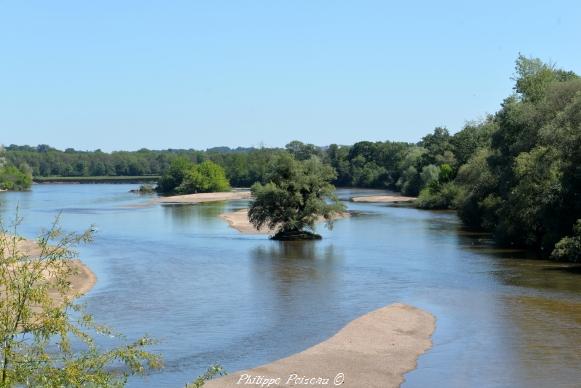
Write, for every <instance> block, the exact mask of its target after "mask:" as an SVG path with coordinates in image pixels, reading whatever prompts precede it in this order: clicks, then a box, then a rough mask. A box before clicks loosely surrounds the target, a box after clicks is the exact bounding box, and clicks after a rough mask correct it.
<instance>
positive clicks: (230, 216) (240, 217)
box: [219, 209, 350, 234]
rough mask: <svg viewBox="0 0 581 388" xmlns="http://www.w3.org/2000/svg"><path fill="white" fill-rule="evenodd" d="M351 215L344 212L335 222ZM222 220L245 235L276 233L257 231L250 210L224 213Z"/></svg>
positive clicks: (264, 230)
mask: <svg viewBox="0 0 581 388" xmlns="http://www.w3.org/2000/svg"><path fill="white" fill-rule="evenodd" d="M349 216H350V215H349V213H348V212H342V213H340V214H338V215H337V216H336V217H335V218H334V220H339V219H341V218H345V217H349ZM219 217H220V218H222V219H223V220H225V221H226V222H228V225H229V226H230V227H231V228H233V229H236V230H237V231H239V232H240V233H245V234H274V233H275V231H274V230H272V229H269V228H267V227H262V228H260V229H256V228H255V227H254V225H252V224H251V223H250V220H249V219H248V209H240V210H238V211H235V212H230V213H222V214H220V215H219ZM324 221H325V220H324V219H323V218H321V219H319V221H318V222H324Z"/></svg>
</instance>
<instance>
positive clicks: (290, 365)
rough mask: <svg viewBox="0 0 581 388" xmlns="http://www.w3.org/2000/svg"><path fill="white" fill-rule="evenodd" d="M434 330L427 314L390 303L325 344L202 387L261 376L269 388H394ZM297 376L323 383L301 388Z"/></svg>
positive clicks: (234, 384) (425, 347) (233, 384)
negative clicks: (323, 381)
mask: <svg viewBox="0 0 581 388" xmlns="http://www.w3.org/2000/svg"><path fill="white" fill-rule="evenodd" d="M434 329H435V318H434V317H433V316H432V315H431V314H429V313H428V312H425V311H423V310H420V309H417V308H415V307H411V306H407V305H404V304H400V303H396V304H392V305H389V306H387V307H383V308H380V309H378V310H375V311H372V312H370V313H369V314H366V315H364V316H362V317H360V318H358V319H356V320H354V321H352V322H351V323H349V324H348V325H347V326H345V327H344V328H343V329H341V330H340V331H339V332H338V333H337V334H335V335H334V336H333V337H331V338H330V339H328V340H326V341H324V342H321V343H320V344H317V345H315V346H313V347H311V348H308V349H307V350H305V351H303V352H300V353H297V354H294V355H292V356H290V357H287V358H283V359H281V360H278V361H275V362H273V363H271V364H267V365H263V366H260V367H257V368H254V369H250V370H246V371H240V372H235V373H232V374H230V375H227V376H225V377H221V378H218V379H216V380H212V381H209V382H208V383H206V385H204V386H205V387H208V388H220V387H237V386H242V385H245V384H244V382H245V381H250V379H251V378H258V376H262V377H263V378H270V379H280V380H277V382H278V384H276V383H273V384H271V385H270V387H291V386H336V385H340V386H341V387H345V388H361V387H368V388H372V387H377V388H379V387H381V388H386V387H398V386H400V384H401V383H402V382H403V380H404V377H403V375H404V374H405V373H406V372H409V371H410V370H412V369H414V368H415V367H416V360H417V358H418V357H419V356H420V355H421V354H422V353H423V352H425V351H426V350H428V349H429V348H430V347H431V344H432V341H431V335H432V333H433V331H434ZM295 376H297V378H295V379H293V378H294V377H295ZM301 377H306V378H308V379H311V378H322V379H329V381H328V383H327V384H324V383H319V384H316V383H314V384H309V383H308V382H307V383H306V385H305V382H304V380H303V381H302V384H301V383H300V382H299V378H301ZM289 379H290V381H289ZM335 379H337V380H335ZM341 382H342V384H340V383H341ZM237 383H238V384H237ZM246 384H249V383H248V382H247V383H246ZM254 386H257V385H256V384H254ZM258 386H260V384H258ZM264 386H266V385H264Z"/></svg>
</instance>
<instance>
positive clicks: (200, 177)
mask: <svg viewBox="0 0 581 388" xmlns="http://www.w3.org/2000/svg"><path fill="white" fill-rule="evenodd" d="M228 190H230V184H229V183H228V179H227V178H226V175H225V173H224V169H223V168H222V167H220V166H219V165H217V164H216V163H214V162H212V161H210V160H206V161H205V162H202V163H200V164H196V165H193V166H191V167H189V168H188V169H187V170H186V172H185V174H184V177H183V179H182V182H181V183H180V184H179V185H178V186H177V187H176V188H175V192H176V193H178V194H191V193H211V192H218V191H228Z"/></svg>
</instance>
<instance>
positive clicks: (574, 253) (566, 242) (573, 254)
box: [551, 219, 581, 263]
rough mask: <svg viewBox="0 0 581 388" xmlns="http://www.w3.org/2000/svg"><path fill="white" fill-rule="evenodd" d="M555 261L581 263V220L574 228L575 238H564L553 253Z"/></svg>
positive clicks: (552, 256)
mask: <svg viewBox="0 0 581 388" xmlns="http://www.w3.org/2000/svg"><path fill="white" fill-rule="evenodd" d="M551 258H552V259H555V260H563V261H572V262H575V263H579V262H581V219H578V220H577V223H576V224H575V226H574V227H573V236H567V237H563V238H562V239H561V240H560V241H559V242H558V243H557V244H556V245H555V249H553V252H552V253H551Z"/></svg>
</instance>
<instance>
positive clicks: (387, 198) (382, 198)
mask: <svg viewBox="0 0 581 388" xmlns="http://www.w3.org/2000/svg"><path fill="white" fill-rule="evenodd" d="M416 199H417V198H416V197H407V196H405V195H397V194H389V195H368V196H361V197H353V198H351V202H362V203H402V202H412V201H415V200H416Z"/></svg>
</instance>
